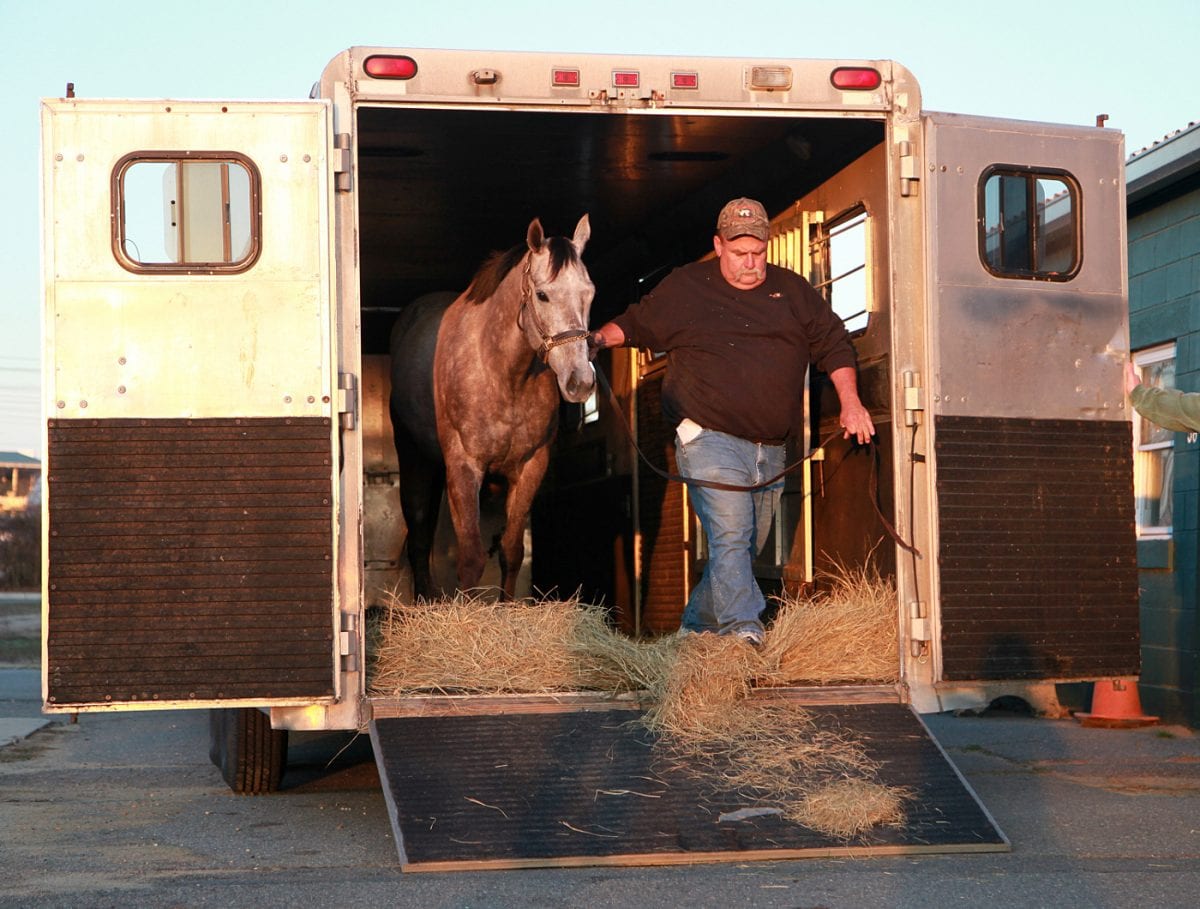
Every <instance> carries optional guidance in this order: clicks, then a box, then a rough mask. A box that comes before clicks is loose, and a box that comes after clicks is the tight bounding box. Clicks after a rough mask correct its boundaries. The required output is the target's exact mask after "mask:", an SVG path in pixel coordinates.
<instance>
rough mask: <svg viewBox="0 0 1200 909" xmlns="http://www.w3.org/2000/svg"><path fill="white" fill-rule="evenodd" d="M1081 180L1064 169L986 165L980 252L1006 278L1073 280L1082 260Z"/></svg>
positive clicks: (981, 196) (988, 265)
mask: <svg viewBox="0 0 1200 909" xmlns="http://www.w3.org/2000/svg"><path fill="white" fill-rule="evenodd" d="M1079 196H1080V194H1079V185H1078V184H1077V183H1076V182H1075V180H1074V178H1073V177H1071V176H1070V175H1069V174H1067V173H1064V172H1061V171H1037V170H1025V169H1019V168H1010V167H993V168H990V169H989V170H987V171H986V172H985V173H984V175H983V178H982V180H981V182H980V186H979V216H978V219H977V220H978V223H979V252H980V256H981V258H982V259H983V264H984V266H985V267H986V268H987V270H988V271H990V272H991V273H992V274H994V275H996V276H997V277H1001V278H1025V279H1040V280H1044V281H1069V280H1070V279H1071V278H1073V277H1074V276H1075V275H1076V274H1077V273H1078V271H1079V267H1080V265H1081V256H1080V249H1081V246H1080V242H1079V224H1080V220H1079V206H1080V198H1079Z"/></svg>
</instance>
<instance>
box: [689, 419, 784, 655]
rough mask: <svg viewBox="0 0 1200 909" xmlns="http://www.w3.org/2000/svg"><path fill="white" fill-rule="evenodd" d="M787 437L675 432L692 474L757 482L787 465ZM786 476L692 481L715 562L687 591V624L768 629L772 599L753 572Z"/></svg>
mask: <svg viewBox="0 0 1200 909" xmlns="http://www.w3.org/2000/svg"><path fill="white" fill-rule="evenodd" d="M784 459H785V450H784V446H782V445H762V444H760V443H758V442H748V441H746V440H745V439H739V438H738V437H737V436H731V435H727V434H726V433H723V432H716V431H715V430H711V429H705V430H703V431H702V432H701V433H700V434H699V435H698V436H696V437H695V438H694V439H692V440H691V441H690V442H687V443H686V444H685V443H682V442H681V440H680V439H679V438H678V437H676V446H675V460H676V462H677V463H678V465H679V472H680V473H681V474H682V475H683V476H686V477H695V478H696V479H700V480H716V481H718V482H721V483H729V484H733V485H737V486H753V485H755V484H757V483H761V482H763V481H764V480H769V479H770V478H771V477H774V476H776V475H777V474H779V472H780V471H782V470H783V468H784ZM782 493H783V480H779V481H778V482H777V483H773V484H772V485H771V486H769V487H768V488H766V489H759V490H755V491H754V492H733V491H728V490H723V489H709V488H707V487H704V486H697V485H695V484H694V483H689V484H688V495H689V496H690V498H691V500H692V506H693V507H694V508H695V509H696V514H697V515H698V516H699V518H700V524H701V526H702V527H703V528H704V535H705V537H706V538H707V540H708V564H707V565H705V567H704V574H703V576H702V577H701V578H700V582H699V583H698V584H697V585H696V586H695V588H694V589H693V590H692V594H691V596H690V597H688V602H687V608H686V609H684V611H683V623H682V625H683V627H684V628H685V629H687V630H688V631H715V632H717V633H719V634H733V633H736V632H738V631H743V630H746V631H758V632H761V631H762V629H763V625H762V619H761V616H762V611H763V609H764V607H765V606H766V601H765V600H764V599H763V595H762V591H761V590H760V589H759V587H758V582H757V581H756V580H755V579H754V558H755V556H756V555H758V552H759V550H761V549H762V547H763V544H764V543H766V541H767V536H768V535H769V534H770V532H771V524H772V521H773V520H774V516H775V509H776V507H778V505H779V499H780V496H781V495H782Z"/></svg>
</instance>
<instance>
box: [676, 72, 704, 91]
mask: <svg viewBox="0 0 1200 909" xmlns="http://www.w3.org/2000/svg"><path fill="white" fill-rule="evenodd" d="M699 87H700V74H699V73H671V88H699Z"/></svg>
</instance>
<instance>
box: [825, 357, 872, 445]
mask: <svg viewBox="0 0 1200 909" xmlns="http://www.w3.org/2000/svg"><path fill="white" fill-rule="evenodd" d="M829 380H830V381H831V382H833V387H834V389H835V390H836V391H837V395H838V403H840V404H841V405H842V413H841V416H840V417H839V418H838V422H839V423H840V424H841V426H842V429H844V430H845V432H844V433H843V434H842V438H843V439H849V438H850V437H851V436H853V437H854V439H855V441H857V442H858V444H859V445H866V444H867V443H868V442H870V441H871V436H873V435H875V424H874V423H872V422H871V415H870V414H869V413H867V409H866V408H865V407H863V405H862V401H860V400H859V399H858V376H857V375H855V372H854V368H853V367H851V366H841V367H839V368H837V369H835V370H834V371H833V372H831V373H830V374H829Z"/></svg>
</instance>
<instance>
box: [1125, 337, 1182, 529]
mask: <svg viewBox="0 0 1200 909" xmlns="http://www.w3.org/2000/svg"><path fill="white" fill-rule="evenodd" d="M1133 365H1134V368H1135V369H1136V370H1137V371H1138V375H1140V376H1141V379H1142V382H1143V383H1144V384H1146V385H1152V386H1155V387H1157V388H1174V387H1175V345H1174V344H1166V345H1163V346H1161V347H1153V348H1149V349H1147V350H1141V351H1138V352H1136V353H1135V354H1134V355H1133ZM1133 448H1134V451H1133V492H1134V497H1135V504H1134V514H1135V516H1136V521H1137V535H1138V538H1139V539H1143V540H1154V539H1168V538H1170V536H1171V525H1172V514H1171V511H1172V509H1171V495H1172V487H1173V485H1174V474H1175V433H1174V432H1172V431H1171V430H1169V429H1163V428H1162V427H1161V426H1157V425H1155V424H1154V423H1151V422H1150V421H1149V420H1147V419H1146V418H1145V417H1142V416H1141V415H1139V414H1138V413H1137V412H1134V414H1133Z"/></svg>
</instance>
